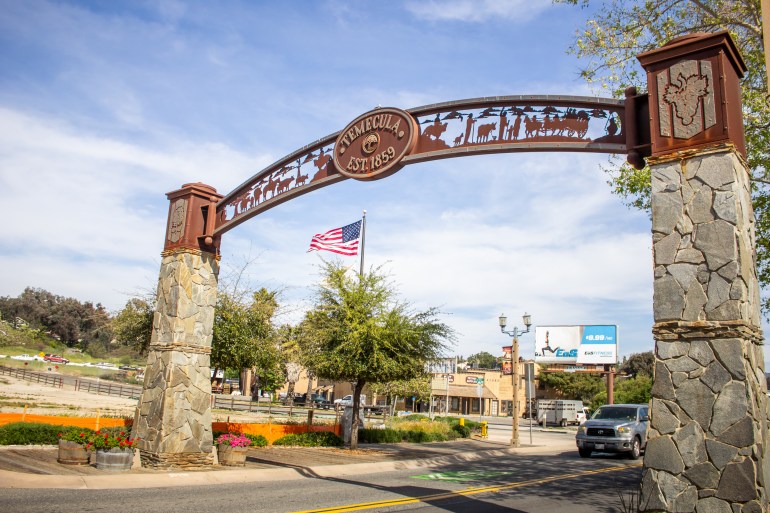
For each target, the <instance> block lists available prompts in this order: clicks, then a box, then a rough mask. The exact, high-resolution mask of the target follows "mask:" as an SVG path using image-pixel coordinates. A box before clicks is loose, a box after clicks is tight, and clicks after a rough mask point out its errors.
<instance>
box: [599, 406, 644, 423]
mask: <svg viewBox="0 0 770 513" xmlns="http://www.w3.org/2000/svg"><path fill="white" fill-rule="evenodd" d="M591 418H592V419H603V420H636V408H624V407H622V406H602V407H601V408H599V409H598V410H596V413H594V416H593V417H591Z"/></svg>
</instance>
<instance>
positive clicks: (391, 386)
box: [370, 375, 431, 408]
mask: <svg viewBox="0 0 770 513" xmlns="http://www.w3.org/2000/svg"><path fill="white" fill-rule="evenodd" d="M370 388H371V390H372V392H373V393H375V394H377V395H384V396H385V397H387V398H388V404H390V405H392V407H393V408H395V407H396V402H397V400H398V398H399V397H415V398H416V399H417V400H418V401H422V400H425V399H429V398H430V395H431V388H430V376H429V375H425V376H420V377H417V378H413V379H402V380H398V381H388V382H386V383H372V384H371V385H370Z"/></svg>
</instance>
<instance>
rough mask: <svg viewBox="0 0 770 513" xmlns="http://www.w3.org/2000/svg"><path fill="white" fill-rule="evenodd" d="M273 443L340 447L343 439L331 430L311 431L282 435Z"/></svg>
mask: <svg viewBox="0 0 770 513" xmlns="http://www.w3.org/2000/svg"><path fill="white" fill-rule="evenodd" d="M273 445H294V446H300V447H338V446H340V445H342V439H341V438H340V437H338V436H337V435H335V434H334V433H330V432H329V431H311V432H309V433H297V434H293V435H286V436H282V437H281V438H279V439H278V440H276V441H275V442H273Z"/></svg>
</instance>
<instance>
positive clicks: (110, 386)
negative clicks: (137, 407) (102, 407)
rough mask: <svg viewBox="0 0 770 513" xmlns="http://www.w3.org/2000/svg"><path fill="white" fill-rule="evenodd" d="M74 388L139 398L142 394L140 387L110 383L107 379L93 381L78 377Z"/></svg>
mask: <svg viewBox="0 0 770 513" xmlns="http://www.w3.org/2000/svg"><path fill="white" fill-rule="evenodd" d="M75 390H80V391H82V392H90V393H92V394H99V395H114V396H118V397H128V398H129V399H139V396H140V395H142V387H135V386H131V385H121V384H119V383H111V382H109V381H107V382H103V381H99V382H96V383H94V382H93V381H89V380H80V379H79V380H77V382H76V385H75Z"/></svg>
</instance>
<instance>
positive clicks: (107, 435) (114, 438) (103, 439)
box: [91, 429, 139, 450]
mask: <svg viewBox="0 0 770 513" xmlns="http://www.w3.org/2000/svg"><path fill="white" fill-rule="evenodd" d="M91 440H92V442H93V446H94V449H106V450H109V449H114V448H120V449H130V448H132V447H134V445H135V444H136V441H137V440H139V437H136V438H131V437H130V436H128V434H127V433H126V432H125V431H116V430H115V431H113V430H107V429H103V430H100V431H97V432H96V433H94V435H93V437H92V438H91Z"/></svg>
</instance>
